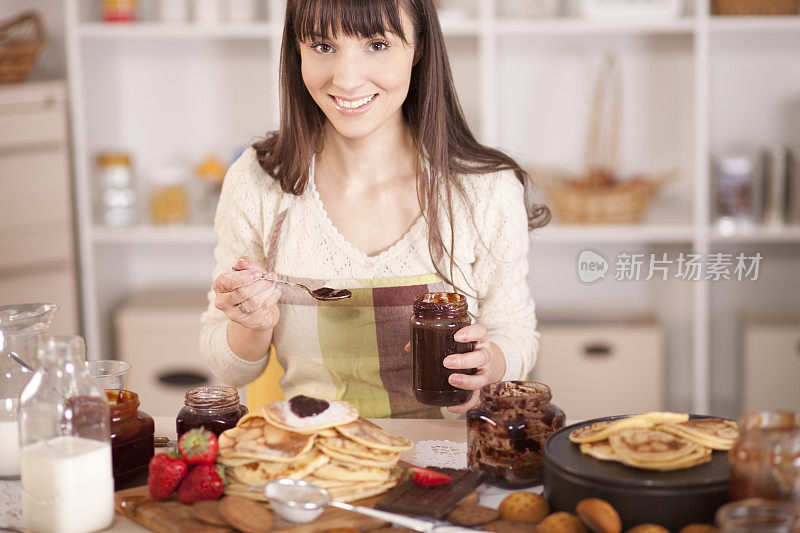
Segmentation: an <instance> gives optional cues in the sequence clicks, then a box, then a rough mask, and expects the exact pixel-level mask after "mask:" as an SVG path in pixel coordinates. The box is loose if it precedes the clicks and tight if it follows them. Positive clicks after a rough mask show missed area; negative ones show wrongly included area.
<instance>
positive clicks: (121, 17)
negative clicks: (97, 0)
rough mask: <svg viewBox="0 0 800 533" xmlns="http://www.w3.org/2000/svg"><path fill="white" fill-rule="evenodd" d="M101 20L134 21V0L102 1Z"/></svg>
mask: <svg viewBox="0 0 800 533" xmlns="http://www.w3.org/2000/svg"><path fill="white" fill-rule="evenodd" d="M103 20H104V21H106V22H132V21H134V20H136V0H103Z"/></svg>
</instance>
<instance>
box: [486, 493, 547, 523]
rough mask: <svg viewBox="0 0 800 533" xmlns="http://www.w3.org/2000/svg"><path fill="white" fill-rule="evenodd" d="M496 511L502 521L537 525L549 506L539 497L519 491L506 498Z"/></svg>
mask: <svg viewBox="0 0 800 533" xmlns="http://www.w3.org/2000/svg"><path fill="white" fill-rule="evenodd" d="M498 509H499V510H500V517H501V518H502V519H503V520H510V521H512V522H530V523H531V524H538V523H539V522H541V521H542V519H543V518H544V517H545V516H547V513H549V512H550V505H549V504H548V503H547V500H545V499H544V498H543V497H542V496H541V495H539V494H535V493H533V492H528V491H524V490H520V491H517V492H512V493H511V494H509V495H508V496H506V497H505V498H504V499H503V501H502V502H500V506H499V507H498Z"/></svg>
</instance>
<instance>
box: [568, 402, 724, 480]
mask: <svg viewBox="0 0 800 533" xmlns="http://www.w3.org/2000/svg"><path fill="white" fill-rule="evenodd" d="M738 436H739V431H738V429H737V425H736V423H735V422H733V421H731V420H725V419H722V418H696V419H691V420H690V419H689V415H687V414H685V413H662V412H654V413H646V414H643V415H635V416H631V417H627V418H621V419H619V420H615V421H603V422H597V423H595V424H591V425H589V426H584V427H581V428H578V429H576V430H574V431H573V432H572V433H570V435H569V440H571V441H572V442H574V443H576V444H579V445H580V448H581V452H583V453H585V454H587V455H590V456H592V457H594V458H596V459H600V460H603V461H617V462H620V463H623V464H625V465H628V466H632V467H635V468H642V469H645V470H658V471H662V472H664V471H668V470H680V469H683V468H690V467H693V466H696V465H699V464H703V463H706V462H708V461H710V460H711V454H712V451H713V450H730V449H731V447H732V446H733V442H734V441H735V440H736V438H737V437H738Z"/></svg>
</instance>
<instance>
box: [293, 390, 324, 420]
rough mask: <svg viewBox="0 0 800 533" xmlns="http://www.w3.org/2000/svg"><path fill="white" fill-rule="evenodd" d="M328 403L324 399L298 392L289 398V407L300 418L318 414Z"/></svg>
mask: <svg viewBox="0 0 800 533" xmlns="http://www.w3.org/2000/svg"><path fill="white" fill-rule="evenodd" d="M328 405H330V404H329V403H328V402H326V401H325V400H320V399H319V398H309V397H308V396H303V395H302V394H299V395H297V396H295V397H294V398H292V399H291V400H289V408H290V409H291V410H292V412H293V413H294V414H296V415H297V416H299V417H300V418H305V417H307V416H314V415H318V414H320V413H321V412H322V411H324V410H325V409H327V408H328Z"/></svg>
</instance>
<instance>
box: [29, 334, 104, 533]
mask: <svg viewBox="0 0 800 533" xmlns="http://www.w3.org/2000/svg"><path fill="white" fill-rule="evenodd" d="M85 353H86V347H85V345H84V342H83V339H82V338H81V337H78V336H52V337H46V338H45V339H44V340H43V341H42V342H40V344H39V360H40V363H41V368H40V369H39V370H37V371H36V372H35V373H34V374H33V377H32V378H31V380H30V382H28V385H27V386H26V387H25V389H24V390H23V391H22V397H21V400H20V442H21V450H22V451H21V458H22V461H21V464H22V468H21V470H22V474H21V480H20V482H21V485H22V517H23V519H24V520H25V524H26V525H27V527H28V529H30V530H31V531H34V532H36V533H88V532H91V531H98V530H101V529H105V528H106V527H108V526H110V525H111V523H112V521H113V519H114V478H113V474H112V468H111V442H110V439H109V428H108V407H107V405H106V395H105V391H103V390H102V389H101V388H100V387H99V386H98V385H97V384H96V383H95V382H94V380H93V379H92V378H91V375H90V374H89V371H88V369H87V368H86V365H85V364H84V360H85Z"/></svg>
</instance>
